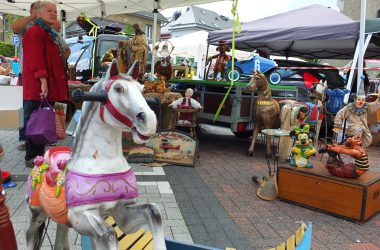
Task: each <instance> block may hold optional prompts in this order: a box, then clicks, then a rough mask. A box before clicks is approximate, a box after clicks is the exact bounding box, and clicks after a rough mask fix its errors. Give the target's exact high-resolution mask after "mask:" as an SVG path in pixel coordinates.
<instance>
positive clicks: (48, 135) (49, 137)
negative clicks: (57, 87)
mask: <svg viewBox="0 0 380 250" xmlns="http://www.w3.org/2000/svg"><path fill="white" fill-rule="evenodd" d="M25 135H26V136H27V137H28V138H30V139H31V140H32V142H33V143H34V144H36V145H40V144H44V145H46V144H54V143H57V142H58V140H57V134H56V124H55V112H54V108H53V107H52V106H51V105H50V103H49V102H48V101H47V99H46V98H45V99H43V100H42V101H41V104H40V107H39V108H38V109H37V110H35V111H33V113H32V115H31V116H30V118H29V121H28V124H27V126H26V131H25Z"/></svg>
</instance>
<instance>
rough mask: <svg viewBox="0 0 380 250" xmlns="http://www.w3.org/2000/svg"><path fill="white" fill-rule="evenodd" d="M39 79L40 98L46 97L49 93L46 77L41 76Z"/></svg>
mask: <svg viewBox="0 0 380 250" xmlns="http://www.w3.org/2000/svg"><path fill="white" fill-rule="evenodd" d="M40 81H41V93H40V96H41V98H46V97H47V96H48V93H49V89H48V84H47V79H46V78H45V77H41V78H40Z"/></svg>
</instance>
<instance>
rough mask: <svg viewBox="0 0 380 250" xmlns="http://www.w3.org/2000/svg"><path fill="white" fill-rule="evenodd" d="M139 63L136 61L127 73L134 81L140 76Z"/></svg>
mask: <svg viewBox="0 0 380 250" xmlns="http://www.w3.org/2000/svg"><path fill="white" fill-rule="evenodd" d="M139 69H140V68H139V62H138V61H137V60H135V61H134V63H133V64H132V66H131V67H130V68H129V70H128V72H127V75H128V76H132V78H133V79H135V80H136V79H137V77H138V76H139V72H140V70H139Z"/></svg>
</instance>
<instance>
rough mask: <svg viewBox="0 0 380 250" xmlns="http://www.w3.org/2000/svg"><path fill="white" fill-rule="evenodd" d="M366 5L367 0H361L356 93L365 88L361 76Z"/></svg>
mask: <svg viewBox="0 0 380 250" xmlns="http://www.w3.org/2000/svg"><path fill="white" fill-rule="evenodd" d="M366 6H367V0H361V5H360V31H359V62H358V64H359V65H358V77H357V89H356V91H357V92H356V93H359V91H363V90H364V85H363V84H362V83H363V79H362V78H361V76H362V75H363V64H364V52H365V48H364V36H365V34H364V32H365V18H366V9H367V8H366Z"/></svg>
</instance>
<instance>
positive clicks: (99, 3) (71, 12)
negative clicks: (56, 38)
mask: <svg viewBox="0 0 380 250" xmlns="http://www.w3.org/2000/svg"><path fill="white" fill-rule="evenodd" d="M35 1H36V0H2V1H0V10H1V12H3V13H9V14H14V15H20V16H27V15H29V7H30V5H31V4H32V3H33V2H35ZM157 1H158V6H157V7H158V9H168V8H174V7H183V6H188V5H196V4H204V3H211V2H221V1H231V0H157ZM53 2H55V3H56V4H57V7H58V11H61V10H64V11H65V12H66V19H67V21H74V20H76V18H77V17H78V16H79V15H81V14H84V15H86V16H87V17H105V16H108V15H114V14H126V13H135V12H138V11H142V10H145V11H153V9H154V6H155V3H154V2H155V0H125V1H120V0H80V1H77V0H60V1H57V0H53Z"/></svg>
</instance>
